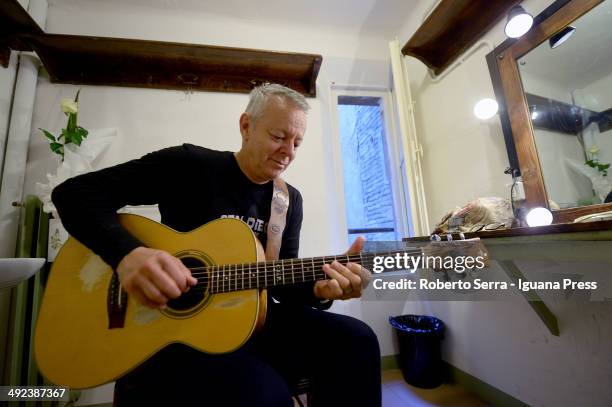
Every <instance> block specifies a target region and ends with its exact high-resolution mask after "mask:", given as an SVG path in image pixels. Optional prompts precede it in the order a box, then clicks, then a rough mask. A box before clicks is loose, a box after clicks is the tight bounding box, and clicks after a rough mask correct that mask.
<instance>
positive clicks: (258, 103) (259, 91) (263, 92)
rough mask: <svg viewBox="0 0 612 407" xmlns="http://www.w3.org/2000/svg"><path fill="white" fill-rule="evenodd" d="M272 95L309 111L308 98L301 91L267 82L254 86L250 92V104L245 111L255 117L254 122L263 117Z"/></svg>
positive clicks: (305, 111) (306, 111) (304, 110)
mask: <svg viewBox="0 0 612 407" xmlns="http://www.w3.org/2000/svg"><path fill="white" fill-rule="evenodd" d="M271 96H276V97H279V98H281V99H283V100H284V101H285V102H289V103H291V104H293V105H294V106H295V107H297V108H298V109H300V110H302V111H303V112H304V113H308V110H309V109H310V106H309V105H308V102H307V101H306V98H305V97H304V96H303V95H302V94H301V93H299V92H296V91H294V90H293V89H289V88H288V87H286V86H283V85H279V84H277V83H265V84H263V85H259V86H256V87H255V88H253V90H252V91H251V93H250V94H249V104H248V105H247V107H246V110H245V112H246V113H247V114H248V115H249V116H250V117H251V118H252V119H253V123H255V121H257V119H259V118H260V117H261V115H262V113H263V110H264V108H265V107H266V103H267V101H268V99H269V98H270V97H271Z"/></svg>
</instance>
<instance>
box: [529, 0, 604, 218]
mask: <svg viewBox="0 0 612 407" xmlns="http://www.w3.org/2000/svg"><path fill="white" fill-rule="evenodd" d="M611 22H612V0H607V1H604V2H603V3H601V4H600V5H599V6H597V7H595V8H594V9H593V10H591V11H590V12H588V13H587V14H585V15H583V16H582V17H580V18H579V19H577V20H576V21H574V22H572V24H571V27H572V28H575V30H571V28H569V27H567V29H566V30H565V31H563V32H560V34H559V35H557V36H554V37H551V40H549V41H545V42H543V43H542V44H540V45H539V46H538V47H536V48H534V49H533V50H531V51H530V52H529V53H527V54H526V55H525V56H524V57H522V58H520V59H519V61H518V63H519V70H520V74H521V80H522V82H523V88H524V90H525V95H526V98H527V104H528V105H529V111H530V113H531V120H532V124H533V128H534V135H535V142H536V147H537V151H538V156H539V159H540V165H541V168H542V175H543V177H544V183H545V186H546V191H547V193H548V198H549V200H551V201H553V202H554V203H552V205H553V207H554V204H555V203H556V204H557V205H558V206H559V207H560V208H570V207H576V206H584V205H591V204H597V203H602V202H605V201H607V198H608V199H610V198H612V196H610V197H609V196H608V195H610V194H611V192H612V168H610V163H612V47H610V44H611V43H612V30H611V29H610V23H611ZM555 37H556V38H561V37H565V41H564V42H562V43H559V42H558V41H557V42H555V39H556V38H555ZM553 46H554V48H553Z"/></svg>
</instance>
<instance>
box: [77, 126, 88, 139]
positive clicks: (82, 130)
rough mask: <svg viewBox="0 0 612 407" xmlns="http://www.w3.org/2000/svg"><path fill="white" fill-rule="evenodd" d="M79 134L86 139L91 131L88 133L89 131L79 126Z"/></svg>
mask: <svg viewBox="0 0 612 407" xmlns="http://www.w3.org/2000/svg"><path fill="white" fill-rule="evenodd" d="M77 133H79V134H81V135H82V136H83V138H85V137H87V135H88V134H89V131H87V129H84V128H82V127H81V126H77Z"/></svg>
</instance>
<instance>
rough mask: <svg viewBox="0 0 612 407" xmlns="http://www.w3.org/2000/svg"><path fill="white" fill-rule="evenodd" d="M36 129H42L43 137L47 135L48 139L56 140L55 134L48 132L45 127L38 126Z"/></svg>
mask: <svg viewBox="0 0 612 407" xmlns="http://www.w3.org/2000/svg"><path fill="white" fill-rule="evenodd" d="M38 130H40V131H42V132H43V134H44V135H45V137H47V138H48V139H49V140H51V141H56V140H55V136H54V135H53V134H51V132H49V131H47V130H45V129H41V128H38Z"/></svg>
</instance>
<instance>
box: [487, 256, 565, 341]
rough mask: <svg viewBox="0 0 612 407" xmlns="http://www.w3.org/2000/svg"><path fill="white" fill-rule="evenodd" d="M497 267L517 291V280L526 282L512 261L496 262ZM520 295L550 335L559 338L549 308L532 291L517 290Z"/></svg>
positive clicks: (556, 324) (557, 326)
mask: <svg viewBox="0 0 612 407" xmlns="http://www.w3.org/2000/svg"><path fill="white" fill-rule="evenodd" d="M498 263H499V265H500V266H501V268H502V269H503V270H504V272H505V273H506V274H507V275H508V277H510V280H512V282H513V283H514V284H516V287H517V289H518V281H519V279H520V280H522V281H527V279H526V278H525V276H524V275H523V273H522V272H521V270H519V268H518V267H517V266H516V264H514V261H512V260H498ZM519 291H520V293H521V294H522V295H523V297H525V299H526V300H527V302H528V303H529V306H531V308H532V309H533V310H534V311H535V313H536V314H537V315H538V317H540V319H541V320H542V322H543V323H544V325H546V327H547V328H548V330H549V331H550V333H551V334H553V335H554V336H559V334H560V333H559V323H558V322H557V317H556V316H555V314H553V313H552V311H551V310H550V308H548V306H547V305H546V303H544V301H542V299H541V298H540V296H539V295H538V294H537V293H536V292H535V291H534V290H530V291H529V292H525V291H522V290H519Z"/></svg>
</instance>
